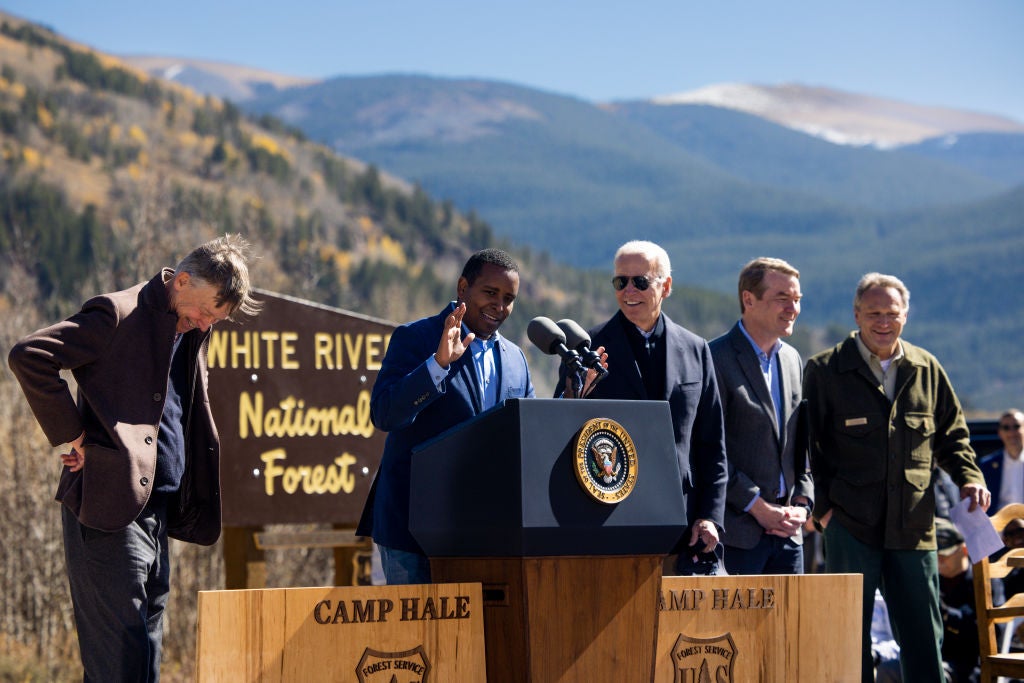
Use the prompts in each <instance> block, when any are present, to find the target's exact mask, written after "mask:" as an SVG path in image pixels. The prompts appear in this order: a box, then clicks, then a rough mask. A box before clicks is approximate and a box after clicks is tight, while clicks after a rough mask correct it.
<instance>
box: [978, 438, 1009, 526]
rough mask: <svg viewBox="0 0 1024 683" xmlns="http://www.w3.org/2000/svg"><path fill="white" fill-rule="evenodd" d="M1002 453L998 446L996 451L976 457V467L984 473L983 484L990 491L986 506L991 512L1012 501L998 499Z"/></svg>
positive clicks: (1001, 477)
mask: <svg viewBox="0 0 1024 683" xmlns="http://www.w3.org/2000/svg"><path fill="white" fill-rule="evenodd" d="M1003 455H1004V449H1002V448H1000V449H999V450H998V451H995V452H993V453H989V454H988V455H986V456H984V457H982V458H979V459H978V468H979V469H980V470H981V473H982V474H983V475H985V486H986V487H987V488H988V490H989V491H990V492H991V493H992V502H991V503H990V504H989V506H988V509H989V510H990V511H992V512H995V511H996V510H998V509H999V508H1000V507H1002V506H1003V505H1006V503H1007V502H1013V501H1001V500H999V489H1001V488H1002V487H1003Z"/></svg>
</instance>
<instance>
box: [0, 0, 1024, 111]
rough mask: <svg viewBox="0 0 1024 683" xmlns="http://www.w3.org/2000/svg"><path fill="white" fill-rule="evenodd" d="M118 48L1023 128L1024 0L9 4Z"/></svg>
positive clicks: (593, 93)
mask: <svg viewBox="0 0 1024 683" xmlns="http://www.w3.org/2000/svg"><path fill="white" fill-rule="evenodd" d="M0 8H2V9H3V10H4V11H7V12H10V13H13V14H16V15H18V16H21V17H24V18H27V19H31V20H34V21H39V22H41V23H44V24H46V25H48V26H50V27H52V28H54V29H55V30H56V31H57V32H58V33H61V34H63V35H65V36H67V37H69V38H72V39H74V40H77V41H80V42H83V43H86V44H88V45H91V46H93V47H95V48H97V49H99V50H101V51H104V52H110V53H114V54H153V55H169V56H182V57H194V58H202V59H212V60H216V61H225V62H231V63H235V64H243V65H246V66H254V67H260V68H264V69H269V70H272V71H277V72H281V73H287V74H292V75H297V76H308V77H315V78H323V77H329V76H337V75H363V74H380V73H392V72H403V73H420V74H430V75H436V76H452V77H480V78H486V79H494V80H503V81H511V82H514V83H518V84H521V85H526V86H531V87H536V88H541V89H544V90H549V91H553V92H557V93H561V94H566V95H575V96H578V97H580V98H583V99H586V100H591V101H607V100H614V99H633V98H646V97H651V96H655V95H665V94H670V93H674V92H682V91H686V90H693V89H695V88H699V87H702V86H705V85H710V84H713V83H722V82H744V83H759V84H766V85H771V84H780V83H793V82H795V83H803V84H807V85H820V86H827V87H833V88H839V89H842V90H849V91H853V92H860V93H865V94H871V95H879V96H883V97H891V98H895V99H900V100H904V101H907V102H913V103H916V104H927V105H943V106H951V107H958V108H963V109H970V110H974V111H981V112H987V113H994V114H1002V115H1004V116H1009V117H1011V118H1014V119H1016V120H1017V121H1019V122H1024V47H1021V44H1022V40H1024V39H1022V36H1024V0H980V1H978V2H971V1H970V0H929V1H927V2H926V1H923V0H897V1H895V2H893V1H892V0H887V1H886V2H881V1H878V0H857V1H851V0H831V1H830V0H777V1H776V2H767V1H765V0H748V1H745V2H740V1H738V0H710V1H708V0H703V1H701V2H692V1H690V0H647V1H645V0H639V1H638V2H633V3H626V2H607V1H606V0H590V1H589V2H559V1H558V0H543V1H542V0H523V1H520V2H493V1H492V2H487V1H486V0H483V1H481V0H475V1H469V0H465V1H454V0H433V1H432V2H423V1H422V0H420V1H418V2H407V1H404V0H394V1H392V0H358V1H351V0H287V1H285V2H274V3H267V2H262V1H261V0H244V1H243V0H206V1H205V2H198V1H196V0H176V1H175V2H166V3H153V2H149V1H148V0H0Z"/></svg>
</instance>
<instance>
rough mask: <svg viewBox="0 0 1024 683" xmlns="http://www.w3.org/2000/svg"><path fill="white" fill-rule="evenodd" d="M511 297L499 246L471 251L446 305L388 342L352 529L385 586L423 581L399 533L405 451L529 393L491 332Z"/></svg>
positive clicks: (508, 348)
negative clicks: (376, 453) (370, 549)
mask: <svg viewBox="0 0 1024 683" xmlns="http://www.w3.org/2000/svg"><path fill="white" fill-rule="evenodd" d="M518 293H519V266H518V264H516V262H515V261H514V260H512V258H511V257H510V256H509V255H508V254H507V253H505V252H504V251H501V250H500V249H484V250H483V251H478V252H477V253H475V254H473V255H472V256H471V257H470V259H469V261H467V262H466V265H465V267H464V268H463V270H462V275H461V276H460V277H459V280H458V284H457V286H456V295H457V298H456V300H455V301H453V302H451V303H449V304H448V305H447V306H446V307H445V308H444V310H442V311H441V312H440V313H438V314H437V315H434V316H431V317H429V318H423V319H421V320H417V321H415V322H411V323H408V324H405V325H402V326H400V327H398V328H397V329H395V331H394V333H393V334H392V336H391V342H390V344H388V350H387V353H386V354H385V355H384V361H383V363H382V364H381V369H380V372H379V373H378V375H377V381H376V382H375V383H374V385H373V392H372V394H371V397H370V406H371V408H370V410H371V418H372V420H373V424H374V426H375V427H377V429H380V430H383V431H385V432H388V438H387V441H386V442H385V444H384V455H383V458H382V459H381V464H380V470H379V471H378V472H377V477H376V478H375V479H374V481H373V485H372V486H371V488H370V494H369V496H368V498H367V500H366V506H365V507H364V508H363V514H362V518H361V519H360V521H359V527H358V529H357V530H356V533H357V534H359V535H360V536H372V537H373V540H374V541H375V542H376V543H377V545H378V546H379V548H380V555H381V564H382V566H383V569H384V576H385V578H386V579H387V582H388V583H389V584H410V583H430V562H429V560H428V559H427V556H426V555H425V554H424V553H423V550H422V548H420V546H419V544H418V543H417V542H416V540H415V539H414V538H413V537H412V534H411V533H410V532H409V495H410V490H411V486H412V485H413V483H412V481H411V472H412V450H413V448H415V447H416V446H417V445H419V444H421V443H423V442H424V441H427V440H429V439H431V438H433V437H435V436H437V435H438V434H440V433H441V432H443V431H445V430H447V429H449V428H451V427H453V426H455V425H457V424H460V423H462V422H465V421H466V420H469V419H471V418H473V417H475V416H477V415H479V414H480V413H482V412H484V411H485V410H487V409H488V408H492V407H494V406H495V405H498V404H499V403H501V402H502V401H504V400H506V399H510V398H532V397H533V395H534V391H533V384H532V383H531V381H530V371H529V369H528V368H527V365H526V357H525V356H524V355H523V351H522V349H520V348H519V347H518V346H516V345H515V344H513V343H512V342H510V341H509V340H507V339H505V338H504V337H502V336H501V335H499V334H498V328H499V327H501V324H502V323H503V322H505V319H506V318H507V317H508V316H509V315H510V314H511V313H512V307H513V305H514V304H515V300H516V296H517V295H518ZM481 457H486V456H484V455H483V454H482V455H481Z"/></svg>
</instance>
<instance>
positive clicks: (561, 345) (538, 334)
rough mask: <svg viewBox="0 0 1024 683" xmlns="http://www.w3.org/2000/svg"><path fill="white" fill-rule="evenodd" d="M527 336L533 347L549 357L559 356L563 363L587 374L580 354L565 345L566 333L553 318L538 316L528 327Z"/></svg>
mask: <svg viewBox="0 0 1024 683" xmlns="http://www.w3.org/2000/svg"><path fill="white" fill-rule="evenodd" d="M526 336H528V337H529V338H530V341H531V342H533V345H534V346H536V347H537V348H538V349H540V350H541V351H543V352H544V353H546V354H548V355H551V356H553V355H555V354H558V355H559V356H561V357H562V362H563V363H565V364H566V365H568V366H569V367H570V368H571V369H573V370H575V371H576V372H580V373H583V372H586V370H585V369H584V368H583V363H581V362H580V354H578V353H576V352H575V351H573V350H572V349H570V348H568V347H566V345H565V333H564V332H562V330H561V329H559V327H558V325H556V324H555V323H554V322H553V321H552V320H551V318H545V317H544V316H538V317H536V318H534V319H533V320H531V321H530V324H529V325H527V326H526Z"/></svg>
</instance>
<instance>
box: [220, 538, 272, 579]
mask: <svg viewBox="0 0 1024 683" xmlns="http://www.w3.org/2000/svg"><path fill="white" fill-rule="evenodd" d="M261 529H262V527H252V526H242V527H233V526H226V527H224V532H223V536H224V587H225V588H227V589H228V590H234V589H239V588H265V587H266V585H267V560H266V558H265V557H264V554H263V549H262V548H259V547H257V546H256V540H255V535H256V533H258V532H259V531H260V530H261Z"/></svg>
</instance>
